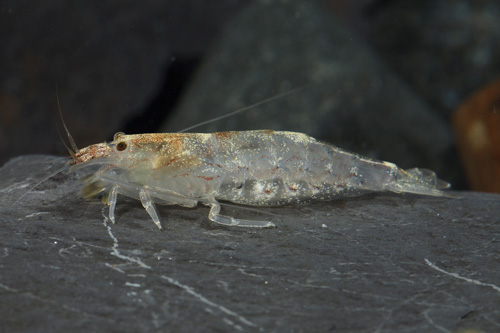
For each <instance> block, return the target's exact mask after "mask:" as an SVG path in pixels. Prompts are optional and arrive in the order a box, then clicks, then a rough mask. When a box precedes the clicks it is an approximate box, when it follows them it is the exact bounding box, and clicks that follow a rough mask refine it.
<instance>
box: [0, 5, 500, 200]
mask: <svg viewBox="0 0 500 333" xmlns="http://www.w3.org/2000/svg"><path fill="white" fill-rule="evenodd" d="M499 14H500V2H498V1H497V0H480V1H478V0H476V1H472V0H470V1H465V0H424V1H413V0H345V1H344V0H324V1H319V0H318V1H310V2H305V1H294V0H288V1H285V0H259V1H248V0H217V1H205V0H165V1H154V0H141V1H132V0H128V1H116V0H113V1H111V0H103V1H98V2H97V1H96V2H88V1H70V2H64V1H57V0H46V1H43V2H41V1H26V0H24V1H23V0H15V1H14V0H12V1H10V0H3V1H2V2H1V3H0V35H1V36H0V42H1V45H2V48H1V49H2V52H0V67H1V70H0V73H1V75H0V165H2V164H4V163H5V162H7V161H8V160H9V159H10V158H12V157H14V156H18V155H23V154H33V153H36V154H55V155H67V152H66V150H65V148H64V145H63V144H62V140H61V139H60V138H59V135H58V132H57V124H58V123H59V125H60V119H59V115H58V107H57V98H56V92H57V91H58V94H59V99H60V104H61V109H62V113H63V115H64V119H65V121H66V124H67V126H68V128H69V129H70V131H71V133H72V135H73V137H74V139H75V141H76V143H77V145H78V147H80V148H81V147H84V146H87V145H89V144H93V143H97V142H102V141H105V140H110V139H111V138H112V136H113V134H114V133H115V132H118V131H124V132H125V133H127V134H134V133H147V132H158V131H172V132H175V131H179V130H182V129H184V128H186V127H189V126H191V125H194V124H197V123H199V122H201V121H204V120H207V119H212V118H214V117H216V116H220V115H223V114H226V113H229V112H231V111H234V110H237V109H238V108H242V107H245V106H248V105H251V104H253V103H257V102H259V101H262V100H265V99H266V98H269V97H273V96H276V95H278V94H281V93H284V92H287V91H291V90H293V89H295V88H304V89H301V90H299V91H296V92H294V93H292V94H290V95H287V96H285V97H282V98H280V99H278V100H275V101H271V102H269V103H265V104H264V105H262V106H258V107H256V108H254V109H252V110H250V111H246V112H243V113H241V114H239V115H236V116H233V117H230V118H226V119H224V120H221V121H218V122H214V123H211V124H210V125H208V126H204V127H200V128H196V129H194V130H193V131H199V132H207V131H220V130H245V129H247V130H248V129H264V128H266V129H274V130H292V131H300V132H304V133H307V134H309V135H312V136H314V137H317V138H319V139H322V140H325V141H328V142H331V143H333V144H335V145H337V146H339V147H342V148H344V149H348V150H352V151H354V152H357V153H360V154H363V155H367V156H370V157H373V158H377V159H383V160H388V161H391V162H395V163H397V164H398V165H400V166H402V167H404V168H410V167H415V166H418V167H425V168H430V169H433V170H435V171H437V173H438V174H439V175H440V176H441V177H442V178H444V179H446V180H447V181H450V182H451V183H452V184H453V187H454V188H456V189H466V188H472V189H476V190H488V191H495V187H494V186H491V184H493V183H495V182H498V184H499V187H500V177H499V176H498V174H499V173H500V167H499V165H500V162H499V161H500V150H499V149H500V148H499V147H498V146H499V145H498V143H500V142H498V140H500V137H498V135H499V134H498V133H500V118H499V116H498V115H497V108H498V109H500V102H499V101H500V92H499V90H500V84H496V83H495V82H496V81H495V80H496V79H498V78H499V74H500V45H499V44H500V36H499V35H500V20H498V17H500V15H499ZM485 91H486V92H485ZM478 94H479V95H478ZM478 96H479V97H478ZM478 110H479V111H478ZM495 135H497V136H495ZM457 143H458V147H459V149H457ZM459 156H461V157H462V159H460V157H459ZM469 162H470V163H469ZM464 169H465V170H466V171H464ZM465 174H467V175H468V178H467V177H466V176H465ZM474 175H482V176H481V177H476V178H480V179H479V180H477V179H476V180H475V179H473V178H474Z"/></svg>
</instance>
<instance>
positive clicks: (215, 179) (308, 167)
mask: <svg viewBox="0 0 500 333" xmlns="http://www.w3.org/2000/svg"><path fill="white" fill-rule="evenodd" d="M72 157H73V160H72V161H71V164H72V168H81V167H85V166H89V165H95V164H99V165H102V166H101V167H100V169H99V170H98V171H97V172H96V173H94V174H92V175H91V176H88V177H87V178H86V179H85V180H84V182H85V185H84V187H83V195H84V196H85V197H87V198H91V197H95V196H98V195H102V196H103V202H105V203H106V204H108V205H109V219H110V220H111V221H112V222H113V223H114V222H115V206H116V202H117V196H118V194H121V195H125V196H128V197H131V198H135V199H139V200H140V201H141V203H142V205H143V206H144V208H145V209H146V211H147V212H148V213H149V215H150V216H151V218H152V219H153V222H154V223H155V224H156V225H157V226H158V228H159V229H160V230H161V229H162V226H161V223H160V219H159V217H158V213H157V211H156V208H155V204H162V205H180V206H184V207H194V206H196V205H197V204H198V203H202V204H204V205H207V206H209V207H210V213H209V214H208V218H209V219H210V220H211V221H213V222H217V223H221V224H224V225H230V226H243V227H272V226H274V224H273V223H271V222H269V221H255V220H246V219H240V218H235V217H232V216H226V215H222V214H220V210H221V206H220V203H219V202H220V201H228V202H232V203H236V204H242V205H249V206H270V205H285V204H290V203H300V202H304V201H311V200H328V199H332V198H334V197H336V196H338V195H343V194H345V193H348V192H356V191H391V192H396V193H403V192H408V193H416V194H421V195H432V196H443V195H445V194H444V192H442V191H441V190H442V189H445V188H448V187H449V184H448V183H446V182H444V181H442V180H439V179H438V178H437V177H436V175H435V173H434V172H432V171H429V170H425V169H416V168H415V169H410V170H403V169H400V168H398V167H397V166H396V165H395V164H393V163H389V162H383V161H376V160H372V159H368V158H364V157H361V156H359V155H357V154H353V153H350V152H346V151H343V150H341V149H338V148H336V147H334V146H333V145H330V144H327V143H323V142H320V141H317V140H316V139H314V138H312V137H310V136H307V135H305V134H302V133H294V132H278V131H271V130H258V131H243V132H218V133H164V134H137V135H125V134H124V133H121V132H120V133H117V134H115V136H114V139H113V141H112V142H110V143H99V144H95V145H91V146H88V147H86V148H83V149H80V150H77V151H76V152H74V153H73V154H72Z"/></svg>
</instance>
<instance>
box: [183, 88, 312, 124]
mask: <svg viewBox="0 0 500 333" xmlns="http://www.w3.org/2000/svg"><path fill="white" fill-rule="evenodd" d="M308 87H309V86H303V87H299V88H295V89H292V90H289V91H287V92H284V93H282V94H279V95H275V96H273V97H269V98H266V99H264V100H262V101H260V102H257V103H254V104H252V105H249V106H245V107H243V108H241V109H238V110H236V111H233V112H230V113H227V114H225V115H222V116H219V117H215V118H212V119H210V120H206V121H202V122H201V123H198V124H196V125H193V126H190V127H188V128H185V129H183V130H181V131H179V133H183V132H186V131H189V130H192V129H193V128H197V127H200V126H203V125H206V124H210V123H213V122H215V121H219V120H221V119H224V118H227V117H231V116H234V115H235V114H238V113H240V112H243V111H247V110H250V109H253V108H256V107H258V106H260V105H262V104H265V103H269V102H271V101H274V100H277V99H279V98H282V97H285V96H288V95H291V94H293V93H296V92H297V91H300V90H303V89H306V88H308Z"/></svg>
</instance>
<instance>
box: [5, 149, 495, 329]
mask: <svg viewBox="0 0 500 333" xmlns="http://www.w3.org/2000/svg"><path fill="white" fill-rule="evenodd" d="M64 162H65V159H63V158H55V157H53V156H21V157H19V158H16V159H13V160H11V161H10V162H9V163H7V164H6V165H4V166H3V167H2V168H1V169H0V221H1V223H0V268H1V269H0V296H1V297H2V302H0V313H2V316H0V327H2V329H3V330H5V331H9V332H26V331H59V332H61V331H72V332H84V331H85V332H88V331H122V332H132V331H136V332H137V331H201V330H204V331H207V330H208V331H246V332H257V331H266V332H267V331H281V332H283V331H294V330H295V331H316V332H325V331H339V332H345V331H351V332H352V331H356V332H373V331H376V330H380V331H384V332H438V331H456V330H459V329H465V328H469V329H475V330H476V331H479V330H482V331H484V332H492V331H495V330H496V329H497V328H498V326H500V314H499V312H498V302H499V300H500V280H499V279H498V271H499V270H500V262H499V260H498V258H499V256H500V244H499V235H500V222H499V219H498V216H499V213H500V196H499V195H494V194H485V193H472V192H455V194H459V195H460V196H461V197H462V198H461V199H449V198H435V197H421V196H396V195H388V194H373V195H368V196H363V197H359V198H351V199H346V200H338V201H332V202H320V203H314V204H310V205H304V206H292V207H282V208H274V209H262V212H264V213H273V214H275V215H274V216H272V217H270V218H272V219H273V220H274V221H275V223H276V224H277V226H278V227H277V228H275V229H244V228H236V227H235V228H228V227H223V226H219V225H214V224H213V223H210V222H209V221H208V218H207V213H208V208H206V207H202V206H200V207H197V208H194V209H185V208H180V207H160V214H161V218H162V220H163V224H164V227H165V229H166V231H165V232H159V231H158V229H157V228H156V226H155V225H154V224H153V223H152V221H151V220H150V219H149V217H148V215H147V213H146V212H145V211H144V210H143V208H142V207H141V205H140V203H138V202H137V201H133V200H129V199H126V198H123V197H119V202H118V205H117V224H116V225H111V224H109V222H108V221H107V219H106V217H105V216H106V210H105V207H103V205H102V203H101V202H100V201H99V200H95V201H86V200H84V199H82V198H80V197H79V194H78V190H79V186H80V184H79V183H78V181H77V179H78V178H79V177H81V176H82V175H83V174H78V173H67V172H66V173H62V174H58V175H56V176H54V177H52V178H50V179H48V180H46V181H45V182H43V183H41V184H40V185H38V186H37V187H36V188H35V189H32V190H31V191H30V192H28V193H27V190H28V189H30V188H32V187H33V184H36V183H37V182H39V181H40V180H41V179H43V178H44V176H47V175H49V174H51V173H53V172H54V171H55V170H57V169H58V168H60V167H62V166H63V165H64ZM22 195H24V196H23V197H22V198H21V199H20V200H18V199H19V197H20V196H22ZM236 213H238V214H246V215H247V216H248V217H251V216H252V215H253V214H262V213H257V212H249V211H246V210H237V211H236ZM264 216H268V215H264Z"/></svg>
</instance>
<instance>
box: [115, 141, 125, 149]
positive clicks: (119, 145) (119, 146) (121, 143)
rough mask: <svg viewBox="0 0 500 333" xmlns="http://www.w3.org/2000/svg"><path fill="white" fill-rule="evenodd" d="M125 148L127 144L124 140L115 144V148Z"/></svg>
mask: <svg viewBox="0 0 500 333" xmlns="http://www.w3.org/2000/svg"><path fill="white" fill-rule="evenodd" d="M125 149H127V144H126V143H125V142H123V141H122V142H118V143H117V144H116V150H118V151H123V150H125Z"/></svg>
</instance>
